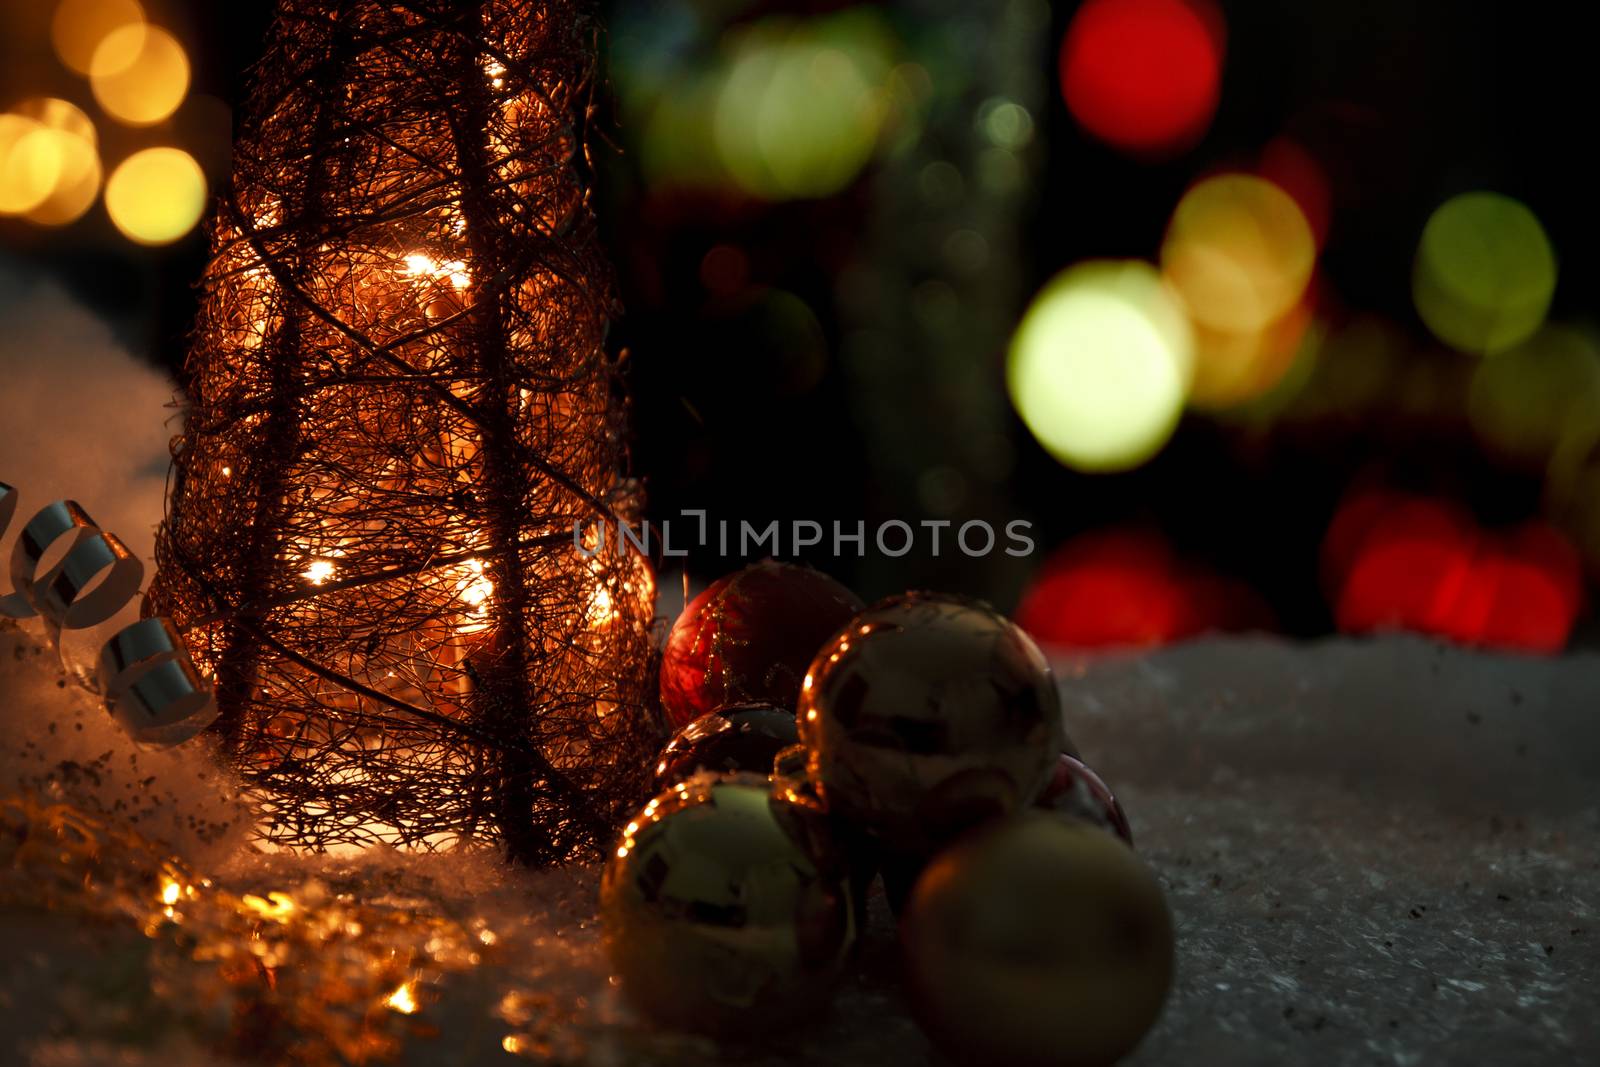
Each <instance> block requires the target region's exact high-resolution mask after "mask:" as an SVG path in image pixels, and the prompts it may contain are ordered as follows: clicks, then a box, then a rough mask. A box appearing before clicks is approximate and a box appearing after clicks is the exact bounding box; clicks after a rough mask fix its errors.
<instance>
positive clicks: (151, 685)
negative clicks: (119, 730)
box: [0, 482, 217, 745]
mask: <svg viewBox="0 0 1600 1067" xmlns="http://www.w3.org/2000/svg"><path fill="white" fill-rule="evenodd" d="M17 499H18V496H17V491H16V490H15V489H14V488H12V487H11V486H9V485H7V484H6V483H4V482H0V537H4V536H5V533H6V530H7V529H9V528H10V526H11V520H12V519H13V518H14V517H15V515H16V511H17ZM47 560H49V561H50V562H49V563H48V564H47V563H46V561H47ZM10 577H11V585H12V588H13V589H14V590H15V591H14V592H12V593H10V594H8V595H6V596H0V615H3V616H6V617H9V618H12V619H31V618H33V617H35V616H38V617H40V618H42V619H43V620H44V624H45V627H46V629H47V630H48V631H49V634H50V638H51V641H52V642H53V643H54V644H55V646H56V649H57V652H60V651H61V635H62V632H63V631H66V630H85V629H89V628H91V627H95V626H100V625H102V624H104V623H106V622H108V621H110V620H111V619H112V618H113V617H114V616H116V615H117V614H118V613H119V612H120V611H122V610H123V609H124V608H125V607H127V605H128V603H129V602H130V601H132V600H133V598H134V597H136V596H138V595H139V584H140V582H141V581H143V579H144V564H143V563H141V562H140V561H139V560H138V559H137V558H135V557H134V555H133V554H132V553H131V552H129V551H128V549H127V546H125V545H124V544H123V543H122V542H121V541H120V540H118V539H117V536H116V535H115V534H111V533H107V532H105V531H103V530H101V529H100V528H99V527H98V526H96V525H95V524H94V520H93V519H91V518H90V517H89V515H88V513H87V512H85V511H84V510H83V508H82V507H80V506H79V505H78V504H77V503H75V502H74V501H71V500H58V501H56V502H55V503H52V504H49V505H47V506H45V507H44V508H42V509H40V510H39V511H38V512H37V513H36V514H35V515H34V516H33V518H31V519H29V520H28V522H27V524H26V525H25V526H23V528H22V531H21V533H20V534H19V535H18V537H17V543H16V545H15V546H14V547H13V548H12V550H11V567H10ZM68 673H69V674H74V675H75V674H76V672H72V671H69V672H68ZM79 680H80V682H81V683H82V684H83V685H84V688H86V689H88V690H89V691H90V692H93V693H95V694H96V695H98V696H100V697H101V698H103V699H104V700H105V702H106V707H107V708H108V709H109V710H110V712H111V714H112V715H113V716H114V717H115V718H116V719H117V721H118V722H120V723H121V724H122V726H123V727H124V728H125V729H126V730H127V731H128V732H129V733H130V734H131V735H133V737H134V739H135V740H137V741H140V742H143V743H146V744H164V745H173V744H177V743H179V742H180V741H185V740H187V739H188V738H190V737H193V736H194V735H195V734H196V733H198V732H200V731H201V730H203V729H205V727H206V726H207V725H208V724H209V723H210V722H211V721H212V720H213V719H215V718H216V715H217V706H216V700H215V699H214V697H213V694H212V692H211V689H210V687H209V686H207V685H206V683H205V680H204V679H203V678H201V676H200V673H199V671H197V670H196V669H195V666H194V661H193V660H192V659H191V658H190V656H189V651H188V649H187V648H186V647H185V646H184V644H183V638H182V637H181V636H179V634H178V632H177V630H176V629H175V628H174V627H173V625H172V623H171V621H170V620H168V619H164V618H153V619H140V620H139V621H137V622H135V623H132V624H131V625H128V626H125V627H123V628H121V629H120V630H118V631H116V633H115V634H113V635H112V637H111V639H110V640H109V641H107V642H106V643H105V645H104V647H103V648H102V649H101V651H100V656H99V661H98V665H97V669H95V670H94V671H93V672H92V674H90V675H89V676H88V677H85V678H80V679H79Z"/></svg>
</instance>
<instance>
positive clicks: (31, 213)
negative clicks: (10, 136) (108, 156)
mask: <svg viewBox="0 0 1600 1067" xmlns="http://www.w3.org/2000/svg"><path fill="white" fill-rule="evenodd" d="M14 113H15V114H16V115H17V116H20V117H21V118H23V119H26V120H29V121H31V122H32V123H34V126H33V127H31V128H30V129H29V130H28V132H27V134H26V136H25V141H23V142H18V143H17V144H16V145H15V146H14V149H13V151H14V155H15V159H16V162H17V166H18V168H19V173H20V174H21V175H22V181H23V182H24V183H26V184H27V185H28V187H29V188H28V190H27V194H26V195H25V196H24V195H19V197H18V200H19V201H21V200H27V201H32V206H30V207H27V208H21V209H19V210H18V211H16V212H15V213H17V214H23V215H25V216H26V217H27V218H28V220H29V221H30V222H35V223H38V224H40V225H43V226H63V225H66V224H67V223H69V222H73V221H75V220H76V219H78V218H80V217H82V215H83V213H84V212H86V211H88V210H89V208H90V207H91V206H93V204H94V199H95V196H96V195H97V194H98V193H99V192H100V176H101V171H100V154H99V152H98V150H97V148H96V141H97V139H98V138H97V136H96V134H95V128H94V123H93V122H91V121H90V120H89V116H87V115H85V114H84V113H83V112H82V111H81V110H79V109H78V108H77V107H75V106H73V105H72V104H70V103H68V102H67V101H65V100H58V99H55V98H53V97H40V98H37V99H34V100H29V101H27V102H25V103H23V104H19V105H18V106H17V108H16V109H15V112H14ZM46 184H47V185H48V188H46V187H45V186H46ZM41 193H42V194H43V195H40V194H41Z"/></svg>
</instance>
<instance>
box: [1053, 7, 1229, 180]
mask: <svg viewBox="0 0 1600 1067" xmlns="http://www.w3.org/2000/svg"><path fill="white" fill-rule="evenodd" d="M1223 36H1224V31H1223V20H1222V15H1221V13H1220V12H1219V11H1218V10H1217V8H1216V6H1215V5H1214V4H1212V3H1211V2H1210V0H1088V2H1087V3H1085V4H1084V5H1083V6H1082V7H1080V8H1079V9H1078V12H1077V14H1076V15H1074V16H1073V19H1072V24H1071V25H1070V26H1069V27H1068V28H1067V33H1066V36H1065V37H1064V38H1063V39H1062V42H1061V91H1062V95H1063V97H1064V98H1065V99H1066V102H1067V107H1068V108H1069V109H1070V110H1071V111H1072V114H1073V117H1074V118H1076V119H1077V120H1078V122H1080V123H1081V124H1082V125H1083V127H1084V128H1085V129H1086V130H1088V131H1089V132H1090V133H1092V134H1093V135H1094V136H1096V137H1098V138H1100V139H1101V140H1102V141H1105V142H1107V143H1108V144H1111V145H1115V146H1116V147H1118V148H1121V149H1124V150H1126V151H1129V152H1132V153H1136V154H1141V155H1159V154H1167V153H1173V152H1177V151H1181V150H1182V149H1185V148H1188V147H1190V146H1191V145H1193V144H1194V143H1195V142H1196V141H1198V140H1199V139H1200V137H1201V136H1202V135H1203V134H1204V133H1205V131H1206V128H1207V127H1208V126H1210V124H1211V118H1212V116H1213V115H1214V114H1215V113H1216V110H1217V101H1218V98H1219V96H1220V94H1221V86H1222V53H1223Z"/></svg>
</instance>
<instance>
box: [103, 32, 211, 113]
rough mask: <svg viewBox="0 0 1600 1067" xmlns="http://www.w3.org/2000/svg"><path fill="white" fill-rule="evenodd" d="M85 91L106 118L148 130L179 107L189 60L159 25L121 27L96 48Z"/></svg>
mask: <svg viewBox="0 0 1600 1067" xmlns="http://www.w3.org/2000/svg"><path fill="white" fill-rule="evenodd" d="M89 86H90V88H91V89H92V90H93V91H94V98H95V100H96V101H97V102H99V104H100V106H101V107H102V108H104V109H105V111H106V114H108V115H110V116H112V117H113V118H115V119H117V120H119V121H121V122H123V123H126V124H127V125H129V126H151V125H154V124H155V123H158V122H161V121H163V120H165V119H166V118H167V117H168V116H170V115H171V114H172V113H173V112H174V111H176V110H177V109H178V105H179V104H181V103H183V96H184V94H185V93H187V92H188V91H189V57H188V55H187V54H186V53H185V52H184V50H183V45H181V44H179V43H178V39H177V38H176V37H174V36H172V34H170V33H168V32H167V31H166V30H163V29H161V28H160V27H159V26H150V25H147V24H145V23H142V22H141V23H137V24H134V25H129V26H121V27H118V28H117V29H115V30H112V31H111V32H110V33H108V34H107V35H106V37H105V39H104V40H102V41H101V42H100V44H99V46H98V47H96V48H95V50H94V56H93V58H92V59H91V60H90V62H89Z"/></svg>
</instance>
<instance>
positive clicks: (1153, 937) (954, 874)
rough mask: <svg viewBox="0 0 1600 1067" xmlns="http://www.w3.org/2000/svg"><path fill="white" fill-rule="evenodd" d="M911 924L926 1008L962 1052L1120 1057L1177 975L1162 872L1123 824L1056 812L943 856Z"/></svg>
mask: <svg viewBox="0 0 1600 1067" xmlns="http://www.w3.org/2000/svg"><path fill="white" fill-rule="evenodd" d="M900 930H901V940H902V942H903V945H904V949H905V956H906V974H907V980H908V982H909V984H910V986H911V990H912V996H913V1003H914V1007H915V1009H916V1013H917V1018H918V1019H919V1020H920V1021H921V1023H922V1026H923V1028H924V1029H926V1030H927V1031H928V1033H929V1034H930V1035H931V1036H932V1037H933V1038H934V1040H935V1041H937V1042H938V1044H939V1046H940V1047H941V1048H942V1049H943V1050H944V1051H945V1052H946V1053H947V1054H948V1055H949V1056H950V1057H951V1058H952V1059H954V1060H955V1061H956V1062H958V1063H972V1064H992V1063H993V1064H1001V1063H1003V1064H1007V1065H1012V1067H1099V1065H1102V1064H1110V1063H1114V1062H1115V1061H1116V1060H1118V1059H1120V1058H1121V1057H1122V1056H1124V1055H1126V1054H1127V1053H1128V1052H1129V1051H1131V1050H1132V1049H1133V1048H1134V1046H1135V1045H1137V1044H1138V1043H1139V1041H1140V1039H1141V1038H1143V1036H1144V1034H1145V1032H1146V1031H1147V1030H1149V1029H1150V1027H1151V1025H1152V1024H1153V1023H1154V1022H1155V1020H1156V1017H1157V1016H1158V1015H1159V1014H1160V1012H1161V1005H1162V1002H1163V1001H1164V1000H1165V999H1166V995H1167V990H1168V988H1169V987H1170V986H1171V984H1172V956H1173V937H1172V916H1171V914H1170V912H1169V911H1168V910H1167V904H1166V900H1165V899H1164V898H1163V896H1162V893H1161V887H1160V886H1159V885H1158V884H1157V882H1156V879H1155V877H1154V876H1153V875H1152V874H1151V873H1150V871H1149V869H1148V868H1146V867H1145V866H1144V864H1143V863H1141V862H1140V861H1139V859H1138V858H1137V857H1136V856H1135V855H1134V854H1133V852H1132V850H1131V849H1129V848H1128V847H1127V846H1126V845H1124V844H1123V843H1122V842H1121V841H1119V840H1117V839H1116V838H1115V837H1113V836H1112V835H1110V834H1107V833H1105V832H1103V831H1101V830H1099V829H1097V828H1096V827H1094V826H1090V825H1088V824H1085V823H1076V822H1069V821H1067V820H1064V819H1061V818H1059V817H1057V816H1054V815H1051V814H1046V813H1038V812H1029V813H1026V814H1024V815H1021V816H1019V817H1017V818H1015V819H1008V820H1006V821H1004V822H1000V823H996V824H995V825H994V826H992V827H986V828H984V829H982V830H979V831H977V832H975V833H974V834H973V835H971V836H970V837H968V838H966V839H964V840H962V841H961V842H959V843H958V844H957V845H956V846H954V847H953V848H951V849H949V850H948V851H946V852H945V853H943V854H942V855H940V856H938V857H937V858H936V859H934V860H933V862H932V863H930V864H929V865H928V867H927V869H926V870H925V871H924V872H923V874H922V877H921V878H920V879H919V880H918V881H917V885H916V888H915V889H914V890H913V891H912V894H911V900H910V903H909V904H908V905H907V909H906V914H905V918H904V919H903V921H902V923H901V928H900Z"/></svg>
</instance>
